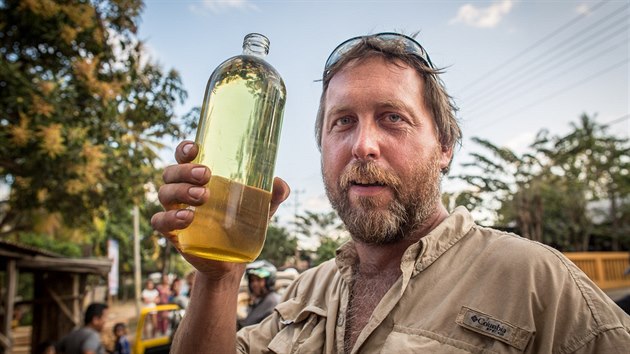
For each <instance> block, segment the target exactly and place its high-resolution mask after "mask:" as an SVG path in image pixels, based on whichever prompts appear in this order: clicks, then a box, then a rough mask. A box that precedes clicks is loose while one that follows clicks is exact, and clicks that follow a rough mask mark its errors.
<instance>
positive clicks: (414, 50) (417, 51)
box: [324, 32, 435, 77]
mask: <svg viewBox="0 0 630 354" xmlns="http://www.w3.org/2000/svg"><path fill="white" fill-rule="evenodd" d="M365 38H376V39H378V40H381V41H384V42H390V41H396V42H398V43H400V44H402V45H404V47H405V52H406V53H409V54H414V55H415V56H417V57H418V58H420V59H421V60H422V61H423V62H424V63H425V64H426V65H427V66H429V67H430V68H431V69H435V67H434V66H433V63H432V62H431V59H430V58H429V54H428V53H427V51H426V50H424V48H422V46H421V45H420V43H418V42H416V40H415V39H413V38H411V37H409V36H405V35H404V34H400V33H395V32H383V33H377V34H372V35H367V36H359V37H354V38H350V39H348V40H346V41H344V42H343V43H341V44H340V45H338V46H337V48H335V50H333V51H332V53H330V56H329V57H328V59H327V60H326V65H325V66H324V77H326V76H327V75H328V73H329V72H330V68H331V67H332V66H333V65H335V64H336V63H337V62H338V61H339V59H341V58H342V57H343V56H344V55H345V54H346V53H348V52H349V51H350V50H351V49H352V48H354V47H355V46H356V45H357V44H359V43H361V42H362V41H363V40H364V39H365Z"/></svg>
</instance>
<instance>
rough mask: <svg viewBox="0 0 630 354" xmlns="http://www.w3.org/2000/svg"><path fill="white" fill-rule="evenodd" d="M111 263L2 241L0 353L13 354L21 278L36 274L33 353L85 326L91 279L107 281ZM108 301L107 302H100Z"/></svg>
mask: <svg viewBox="0 0 630 354" xmlns="http://www.w3.org/2000/svg"><path fill="white" fill-rule="evenodd" d="M110 268H111V261H110V260H108V259H92V258H90V259H86V258H64V257H62V256H60V255H58V254H55V253H52V252H49V251H45V250H42V249H38V248H35V247H30V246H25V245H21V244H18V243H14V242H7V241H0V272H5V277H4V279H5V284H2V288H3V291H2V299H1V300H2V301H1V302H0V303H1V304H2V306H1V308H0V314H2V316H0V317H1V318H2V321H1V323H0V353H4V352H7V351H9V349H11V347H12V342H11V338H12V336H11V321H12V319H13V310H14V308H15V305H16V302H15V295H16V290H17V284H18V277H19V274H24V273H32V274H33V300H31V301H22V302H20V303H19V304H21V305H24V304H30V305H31V306H32V313H33V328H32V335H31V348H32V350H31V352H34V349H35V348H37V346H38V345H39V343H42V342H44V341H57V340H59V339H60V338H61V337H62V336H64V335H66V334H67V333H69V332H70V331H71V330H72V329H74V328H75V327H78V326H81V325H83V318H82V313H83V308H82V307H83V304H84V301H83V300H84V298H85V296H86V285H87V277H88V275H91V274H94V275H97V276H101V277H107V273H109V270H110ZM97 300H100V301H105V299H97Z"/></svg>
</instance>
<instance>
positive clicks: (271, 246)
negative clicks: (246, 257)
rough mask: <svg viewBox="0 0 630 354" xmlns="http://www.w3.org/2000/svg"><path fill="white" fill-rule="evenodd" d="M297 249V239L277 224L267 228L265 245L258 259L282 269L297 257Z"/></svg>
mask: <svg viewBox="0 0 630 354" xmlns="http://www.w3.org/2000/svg"><path fill="white" fill-rule="evenodd" d="M296 249H297V239H296V238H295V237H294V236H292V235H291V234H289V232H288V231H287V229H285V228H284V227H281V226H278V225H277V224H276V223H275V222H274V223H272V224H270V225H269V227H268V228H267V236H266V238H265V245H264V246H263V249H262V252H261V253H260V256H258V259H266V260H268V261H269V262H271V263H273V264H274V265H276V266H277V267H281V266H282V265H283V264H285V262H286V261H287V260H288V259H289V257H291V256H293V255H295V250H296Z"/></svg>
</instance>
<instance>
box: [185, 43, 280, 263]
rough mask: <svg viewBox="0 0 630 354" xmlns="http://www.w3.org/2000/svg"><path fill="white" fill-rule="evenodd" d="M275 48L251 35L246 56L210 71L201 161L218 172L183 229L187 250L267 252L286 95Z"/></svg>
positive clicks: (235, 258)
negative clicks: (271, 57)
mask: <svg viewBox="0 0 630 354" xmlns="http://www.w3.org/2000/svg"><path fill="white" fill-rule="evenodd" d="M268 52H269V39H267V37H265V36H263V35H261V34H257V33H251V34H248V35H247V36H245V39H244V41H243V54H242V55H238V56H235V57H233V58H230V59H228V60H226V61H225V62H223V63H222V64H221V65H219V66H218V67H217V68H216V69H215V70H214V72H213V73H212V75H211V76H210V79H209V81H208V86H207V88H206V93H205V97H204V100H203V106H202V109H201V116H200V119H199V126H198V128H197V137H196V139H195V141H196V142H197V144H199V147H200V151H199V155H198V156H197V159H196V160H195V161H194V162H195V163H200V164H204V165H206V166H208V167H209V168H210V170H211V171H212V177H211V178H210V182H209V183H208V184H207V185H206V188H207V189H208V191H209V200H208V202H207V203H206V204H204V205H203V206H200V207H196V208H194V210H195V217H194V220H193V222H192V224H191V225H190V226H189V227H188V228H186V229H184V230H181V231H180V232H179V235H178V236H179V243H180V245H181V248H182V250H183V251H184V252H186V253H189V254H194V255H196V256H199V257H203V258H209V259H214V260H219V261H229V262H251V261H253V260H254V259H256V257H258V255H259V254H260V251H261V250H262V247H263V245H264V242H265V235H266V232H267V223H268V220H269V204H270V201H271V187H272V185H273V171H274V166H275V161H276V153H277V150H278V140H279V139H280V129H281V126H282V116H283V113H284V104H285V99H286V98H285V97H286V89H285V86H284V82H283V80H282V78H281V77H280V74H278V72H277V71H276V70H275V69H274V68H273V67H272V66H271V65H269V63H267V62H266V61H265V60H264V57H265V56H266V55H267V54H268ZM191 208H192V207H191Z"/></svg>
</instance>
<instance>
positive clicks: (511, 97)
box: [468, 29, 627, 114]
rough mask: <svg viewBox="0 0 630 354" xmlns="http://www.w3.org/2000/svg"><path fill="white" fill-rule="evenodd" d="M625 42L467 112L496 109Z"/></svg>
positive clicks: (520, 85)
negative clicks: (497, 101) (493, 102)
mask: <svg viewBox="0 0 630 354" xmlns="http://www.w3.org/2000/svg"><path fill="white" fill-rule="evenodd" d="M624 30H627V29H624ZM625 43H627V38H623V39H622V40H621V41H620V42H617V43H614V44H613V45H612V46H610V47H608V48H606V49H604V50H602V51H600V52H597V53H594V54H593V55H591V56H589V57H587V58H584V59H583V60H582V61H580V62H578V63H576V64H575V65H573V66H571V67H568V68H567V69H566V70H564V71H561V72H557V73H556V75H554V76H551V77H548V78H547V79H546V80H545V81H542V82H538V81H536V80H533V81H530V82H529V84H530V85H529V86H528V85H522V84H519V85H517V87H516V89H515V90H512V91H510V94H509V95H506V96H503V97H502V99H501V100H500V102H499V103H497V104H494V105H492V106H488V105H485V106H484V105H482V106H481V107H479V108H480V109H479V108H477V109H475V108H473V109H470V110H468V114H472V113H475V114H479V113H480V112H486V111H489V110H492V109H496V108H497V107H501V106H504V105H506V104H508V103H510V102H512V101H513V100H514V98H516V97H518V96H520V95H521V94H522V93H525V92H527V91H528V90H530V89H531V88H532V86H538V87H541V86H543V85H547V84H549V83H551V82H553V81H555V80H556V79H557V78H559V77H562V76H564V75H566V74H568V73H570V72H571V71H574V70H576V69H579V68H581V67H583V66H584V64H587V63H590V62H592V60H593V59H594V58H597V57H599V56H601V55H603V54H606V53H608V52H612V51H614V50H616V49H618V48H619V46H620V45H623V44H625ZM547 69H554V68H553V67H550V68H547ZM545 71H548V70H545ZM541 77H542V76H538V77H537V78H541ZM495 96H496V95H495ZM490 97H492V95H490Z"/></svg>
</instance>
